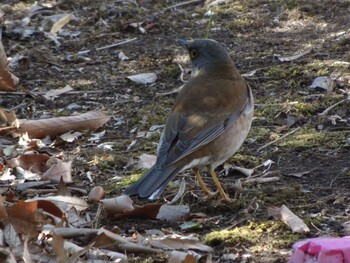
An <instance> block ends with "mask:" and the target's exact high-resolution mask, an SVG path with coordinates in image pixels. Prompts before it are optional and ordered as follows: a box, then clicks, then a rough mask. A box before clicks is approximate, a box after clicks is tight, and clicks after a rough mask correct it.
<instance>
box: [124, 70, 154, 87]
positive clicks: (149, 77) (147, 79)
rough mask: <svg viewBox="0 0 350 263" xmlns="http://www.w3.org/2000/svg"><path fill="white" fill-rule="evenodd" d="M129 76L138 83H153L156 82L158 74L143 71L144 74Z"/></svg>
mask: <svg viewBox="0 0 350 263" xmlns="http://www.w3.org/2000/svg"><path fill="white" fill-rule="evenodd" d="M127 78H128V79H130V80H131V81H133V82H136V83H138V84H152V83H154V82H156V80H157V75H156V74H154V73H142V74H137V75H132V76H128V77H127Z"/></svg>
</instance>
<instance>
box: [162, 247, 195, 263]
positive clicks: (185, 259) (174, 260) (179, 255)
mask: <svg viewBox="0 0 350 263" xmlns="http://www.w3.org/2000/svg"><path fill="white" fill-rule="evenodd" d="M196 262H197V260H196V258H195V257H194V256H192V255H191V254H189V253H188V252H180V251H176V250H174V251H171V252H170V256H169V259H168V263H196Z"/></svg>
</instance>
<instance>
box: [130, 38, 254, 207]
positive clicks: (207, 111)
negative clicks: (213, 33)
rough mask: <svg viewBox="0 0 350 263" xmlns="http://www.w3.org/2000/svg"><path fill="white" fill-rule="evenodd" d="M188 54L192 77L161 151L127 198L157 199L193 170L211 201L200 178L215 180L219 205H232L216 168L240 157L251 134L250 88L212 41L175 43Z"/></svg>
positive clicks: (171, 117) (173, 113) (177, 104)
mask: <svg viewBox="0 0 350 263" xmlns="http://www.w3.org/2000/svg"><path fill="white" fill-rule="evenodd" d="M177 43H178V44H179V45H180V46H182V47H183V48H184V49H185V50H187V52H188V55H189V57H190V61H191V77H190V79H189V80H188V81H187V82H186V83H185V84H184V86H183V87H182V89H181V90H180V92H179V94H178V96H177V98H176V100H175V102H174V104H173V107H172V109H171V112H170V114H169V115H168V118H167V121H166V124H165V127H164V131H163V133H162V135H161V137H160V140H159V143H158V147H157V159H156V163H155V164H154V166H153V167H151V168H150V169H149V170H148V171H147V172H146V173H145V174H144V175H143V176H141V177H140V179H138V180H137V181H136V182H134V183H133V184H131V185H130V186H128V187H127V188H126V189H125V190H124V192H123V195H128V196H137V197H139V198H140V199H149V200H154V199H157V198H158V197H159V196H160V195H161V194H162V192H163V191H164V189H165V188H166V186H167V185H168V183H169V182H170V181H171V180H172V179H173V178H174V177H175V176H176V174H178V173H179V172H180V171H184V170H186V169H189V168H192V170H193V173H194V174H195V176H196V178H197V181H198V183H199V186H200V187H201V188H202V190H203V192H204V194H205V195H206V196H207V197H212V196H213V195H214V193H212V192H210V190H209V189H208V188H207V187H206V185H205V184H204V181H203V179H202V177H201V175H200V172H201V171H202V170H203V169H206V170H207V171H208V173H209V174H210V175H211V177H212V179H213V181H214V183H215V185H216V187H217V189H218V192H219V194H220V200H222V201H228V202H230V201H231V199H230V198H229V196H228V194H226V193H225V191H224V189H223V188H222V186H221V184H220V182H219V179H218V177H217V175H216V173H215V171H214V170H215V168H216V167H217V166H219V165H220V164H222V163H223V162H225V161H226V160H227V159H228V158H229V157H230V156H232V155H233V154H234V153H236V152H237V151H238V150H239V148H240V147H241V145H242V144H243V142H244V140H245V139H246V137H247V135H248V132H249V130H250V128H251V124H252V119H253V113H254V101H253V94H252V90H251V88H250V86H249V85H248V84H247V82H246V81H245V80H244V79H243V77H242V76H241V75H240V73H239V72H238V70H237V69H236V67H235V65H234V62H233V61H232V59H231V57H230V55H229V54H228V52H227V51H226V48H225V47H224V46H223V45H221V44H220V43H219V42H217V41H216V40H213V39H189V40H186V39H177Z"/></svg>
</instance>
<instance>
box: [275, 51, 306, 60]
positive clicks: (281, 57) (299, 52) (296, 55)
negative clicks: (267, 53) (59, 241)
mask: <svg viewBox="0 0 350 263" xmlns="http://www.w3.org/2000/svg"><path fill="white" fill-rule="evenodd" d="M311 51H312V48H308V49H306V50H301V51H297V52H295V53H294V54H293V55H292V56H289V57H283V56H282V55H280V54H275V57H277V58H278V60H279V61H281V62H289V61H293V60H296V59H298V58H301V57H302V56H305V55H307V54H309V53H311Z"/></svg>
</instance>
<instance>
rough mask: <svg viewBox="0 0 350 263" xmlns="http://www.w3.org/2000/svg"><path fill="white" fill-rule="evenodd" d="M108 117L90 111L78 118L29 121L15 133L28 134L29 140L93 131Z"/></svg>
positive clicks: (101, 113)
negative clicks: (72, 131) (73, 131)
mask: <svg viewBox="0 0 350 263" xmlns="http://www.w3.org/2000/svg"><path fill="white" fill-rule="evenodd" d="M109 119H110V117H109V116H107V115H106V114H104V113H103V112H99V111H90V112H87V113H84V114H81V115H78V116H68V117H58V118H51V119H43V120H29V121H25V122H23V123H22V124H21V126H20V128H19V129H18V130H17V131H16V133H19V134H23V133H26V132H27V133H28V136H29V137H30V138H39V139H40V138H44V137H46V136H48V135H49V136H52V137H54V136H57V135H60V134H63V133H65V132H68V131H71V130H76V131H89V130H95V129H97V128H99V127H101V126H102V125H104V124H105V123H106V122H107V121H108V120H109Z"/></svg>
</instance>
